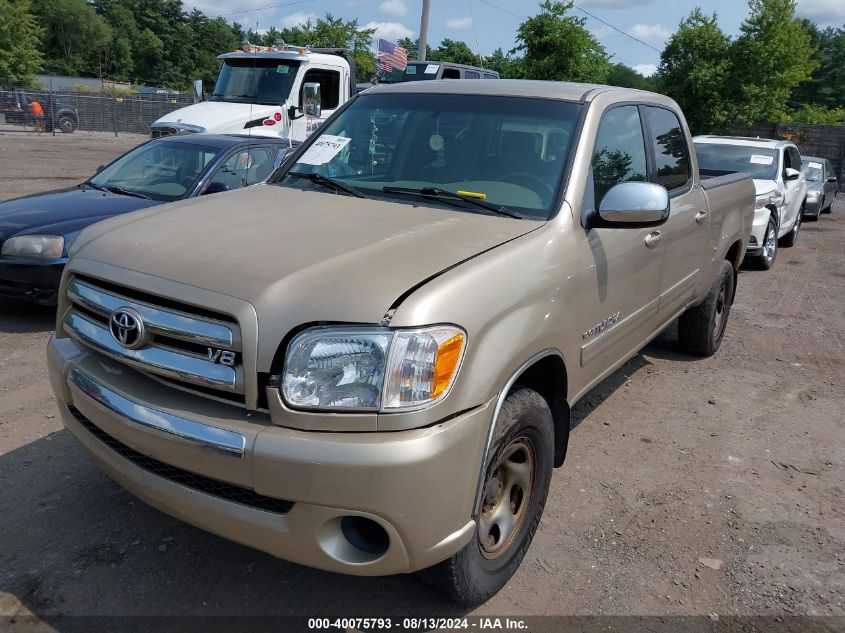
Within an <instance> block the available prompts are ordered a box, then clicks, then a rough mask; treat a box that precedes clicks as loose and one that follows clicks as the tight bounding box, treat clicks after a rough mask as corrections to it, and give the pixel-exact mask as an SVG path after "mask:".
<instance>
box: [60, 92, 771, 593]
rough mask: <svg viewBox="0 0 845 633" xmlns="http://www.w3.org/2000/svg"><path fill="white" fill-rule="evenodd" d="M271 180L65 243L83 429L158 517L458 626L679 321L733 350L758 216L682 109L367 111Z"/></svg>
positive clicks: (471, 99)
mask: <svg viewBox="0 0 845 633" xmlns="http://www.w3.org/2000/svg"><path fill="white" fill-rule="evenodd" d="M272 180H273V182H272V183H271V184H267V185H257V186H256V187H252V188H250V189H248V190H243V191H237V192H227V193H222V194H219V195H215V196H211V197H207V198H201V199H195V200H187V201H184V202H178V203H175V204H172V205H167V206H166V207H161V208H156V209H152V210H148V211H141V212H139V213H135V214H129V215H126V216H122V217H120V218H115V219H112V220H108V221H106V222H103V223H100V224H97V225H95V226H93V227H90V228H89V229H87V230H86V231H85V232H84V233H82V234H81V235H80V236H79V237H78V238H77V240H76V241H75V242H74V243H73V244H72V245H71V247H70V251H71V253H70V261H69V264H68V266H67V269H66V271H65V275H64V278H63V280H62V288H61V293H60V295H61V298H60V302H59V308H58V322H57V326H56V334H55V336H54V338H53V339H52V341H51V342H50V345H49V350H48V356H49V366H50V376H51V380H52V385H53V388H54V389H55V392H56V397H57V398H58V401H59V406H60V408H61V412H62V417H63V419H64V423H65V425H66V426H67V428H68V429H69V430H70V432H71V433H72V434H73V435H74V436H75V437H76V438H77V439H78V440H79V442H80V443H81V444H82V446H83V447H84V449H85V450H86V451H87V452H88V453H90V454H91V456H92V457H93V458H94V459H95V460H96V461H97V463H98V464H99V465H100V466H101V467H102V468H103V469H104V470H105V471H106V472H107V473H109V474H110V475H111V476H112V477H113V478H114V479H116V480H117V481H118V482H120V483H121V484H122V485H123V486H125V487H126V488H127V489H129V490H130V491H132V492H133V493H134V494H136V495H137V496H139V497H140V498H142V499H143V500H145V501H146V502H148V503H149V504H151V505H153V506H155V507H157V508H159V509H161V510H163V511H164V512H167V513H170V514H172V515H174V516H176V517H178V518H180V519H183V520H184V521H187V522H189V523H192V524H194V525H197V526H199V527H201V528H203V529H206V530H209V531H211V532H214V533H216V534H220V535H223V536H225V537H227V538H230V539H232V540H235V541H238V542H240V543H244V544H246V545H249V546H252V547H255V548H258V549H260V550H264V551H266V552H269V553H271V554H273V555H275V556H278V557H280V558H283V559H287V560H291V561H295V562H297V563H301V564H304V565H310V566H313V567H318V568H321V569H326V570H331V571H336V572H342V573H347V574H360V575H383V574H395V573H401V572H415V571H420V570H425V572H424V574H423V575H424V576H425V577H427V578H428V579H429V580H431V581H433V582H436V583H437V584H438V585H439V586H440V587H442V588H443V589H444V590H446V591H447V592H448V593H449V594H450V595H452V596H453V597H454V598H455V599H457V600H459V601H462V602H464V603H477V602H479V601H482V600H484V599H486V598H488V597H489V596H491V595H492V594H494V593H495V592H496V591H498V590H499V589H500V588H501V587H502V586H503V585H504V584H505V583H506V582H507V580H508V579H509V578H510V576H511V575H512V574H513V573H514V571H515V570H516V569H517V567H518V566H519V564H520V561H521V560H522V558H523V557H524V556H525V553H526V550H527V549H528V547H529V545H530V543H531V539H532V536H533V535H534V532H535V530H536V529H537V525H538V523H539V521H540V516H541V514H542V511H543V506H544V503H545V501H546V495H547V493H548V490H549V482H550V479H551V476H552V471H553V468H554V467H556V466H560V465H562V464H563V461H564V457H565V455H566V448H567V439H568V436H569V427H570V407H571V406H572V405H573V404H574V403H575V402H576V401H577V400H578V399H579V398H580V397H581V396H583V395H584V394H585V393H586V392H587V391H588V390H589V389H590V388H591V387H593V386H594V385H596V384H597V383H598V382H600V381H601V380H602V379H604V378H605V377H606V376H608V375H609V374H610V373H612V372H613V371H614V370H616V369H617V368H618V367H619V366H620V365H622V364H623V363H624V362H625V361H626V360H627V359H629V358H630V357H631V356H632V355H634V354H635V353H636V352H637V351H638V350H639V349H640V348H641V347H643V345H645V344H646V343H647V342H648V341H649V340H651V339H652V338H654V337H655V336H657V334H659V333H660V331H661V330H662V329H663V328H664V327H665V326H667V325H668V324H669V323H671V322H672V321H673V320H674V319H677V318H678V317H680V321H679V326H678V333H679V339H680V344H681V346H682V347H683V348H684V349H685V350H687V351H689V352H691V353H693V354H698V355H709V354H713V353H714V352H715V351H716V350H717V348H718V347H719V344H720V342H721V339H722V335H723V333H724V330H725V324H726V321H727V319H728V314H729V311H730V306H731V302H732V301H733V298H734V292H735V289H736V272H737V267H738V266H739V263H740V262H741V261H742V259H743V256H744V255H745V245H746V244H747V243H748V238H749V231H750V229H751V222H752V216H753V214H754V201H755V195H754V186H753V183H752V181H751V179H750V177H748V176H747V175H743V174H733V175H730V176H724V177H721V178H713V179H709V180H705V181H701V180H700V179H699V175H698V167H697V163H696V158H695V153H694V150H693V145H692V139H691V138H690V135H689V132H688V130H687V127H686V124H685V122H684V118H683V115H682V114H681V112H680V111H679V109H678V107H677V105H676V104H675V103H674V102H673V101H671V100H670V99H668V98H666V97H663V96H660V95H657V94H651V93H647V92H639V91H633V90H624V89H618V88H609V87H606V86H590V85H581V84H564V83H551V82H529V81H504V80H491V81H484V80H481V81H467V82H449V81H435V82H412V83H406V84H400V85H394V86H381V87H376V88H373V89H371V90H368V91H366V93H363V94H361V95H359V96H358V97H356V98H354V99H352V100H351V101H350V102H349V103H348V104H347V105H345V106H344V107H343V108H342V109H340V110H339V111H338V112H337V113H336V114H335V115H334V116H333V117H332V118H331V119H330V120H329V121H328V122H326V123H325V124H324V125H323V126H322V127H321V128H320V130H319V132H318V133H316V134H314V135H312V137H311V138H309V140H308V141H307V142H306V143H305V144H303V146H302V147H301V148H300V149H299V150H297V152H296V153H295V154H293V155H292V156H291V157H290V158H289V159H288V160H287V161H286V163H285V165H283V166H282V168H281V170H280V171H279V173H277V174H276V176H275V177H274V178H273V179H272Z"/></svg>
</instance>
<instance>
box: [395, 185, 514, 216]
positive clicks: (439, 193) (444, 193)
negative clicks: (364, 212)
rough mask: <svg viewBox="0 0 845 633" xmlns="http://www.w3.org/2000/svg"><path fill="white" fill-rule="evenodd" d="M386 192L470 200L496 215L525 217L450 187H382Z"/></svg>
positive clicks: (446, 199)
mask: <svg viewBox="0 0 845 633" xmlns="http://www.w3.org/2000/svg"><path fill="white" fill-rule="evenodd" d="M381 190H382V191H383V192H384V193H406V194H409V195H416V196H422V197H423V198H434V199H435V200H443V201H444V202H449V201H450V200H454V201H458V200H460V201H461V202H468V203H469V204H473V205H475V206H477V207H481V208H482V209H486V210H487V211H490V212H491V213H495V214H496V215H506V216H508V217H509V218H516V219H518V220H521V219H523V217H522V216H521V215H519V214H517V213H514V212H513V211H511V210H510V209H508V208H507V207H503V206H501V205H498V204H493V203H492V202H487V201H485V200H481V199H479V198H476V197H475V196H468V195H465V194H462V193H457V192H455V191H449V190H448V189H440V188H438V187H423V188H422V189H414V188H412V187H391V186H387V187H382V189H381Z"/></svg>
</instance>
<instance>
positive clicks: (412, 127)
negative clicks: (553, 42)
mask: <svg viewBox="0 0 845 633" xmlns="http://www.w3.org/2000/svg"><path fill="white" fill-rule="evenodd" d="M580 107H581V106H580V105H578V104H576V103H570V102H565V101H556V100H550V99H532V98H523V97H498V96H497V97H492V96H489V95H445V94H420V93H414V94H372V95H362V96H361V97H359V98H358V99H357V100H356V101H355V102H354V103H352V104H351V105H350V106H349V107H348V108H347V109H346V110H344V111H343V112H342V113H341V114H340V115H339V116H338V117H337V118H336V119H335V120H334V121H332V122H331V123H330V124H328V125H326V126H324V127H323V128H320V132H319V136H318V137H317V139H316V140H315V141H314V142H313V143H312V144H311V145H310V147H309V148H308V149H307V150H306V151H305V153H304V154H302V155H301V156H300V157H299V160H298V162H297V163H295V164H294V165H292V167H291V170H290V171H289V172H288V175H290V176H297V175H299V177H286V178H284V181H283V182H284V184H285V185H286V186H290V187H299V188H314V189H320V190H324V191H325V190H329V189H331V190H334V191H335V192H337V193H342V194H345V195H364V196H367V197H375V198H388V199H391V200H394V201H397V202H404V203H408V204H417V205H418V204H428V205H433V206H445V207H448V208H452V209H454V208H459V209H460V210H462V211H471V212H475V213H490V214H497V215H515V216H517V217H527V218H533V219H547V218H549V217H551V216H552V215H554V211H555V209H554V202H555V199H556V196H557V192H558V190H559V187H560V183H561V180H562V175H563V168H564V165H565V164H566V160H567V157H568V155H569V151H570V145H571V139H572V136H573V132H574V128H575V123H576V120H577V118H578V113H579V109H580ZM306 175H309V177H306ZM340 185H343V187H341V186H340ZM344 187H345V188H346V189H344ZM349 188H352V190H353V191H352V192H349V191H348V189H349Z"/></svg>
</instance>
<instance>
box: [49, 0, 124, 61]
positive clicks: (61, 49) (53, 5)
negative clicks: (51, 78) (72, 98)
mask: <svg viewBox="0 0 845 633" xmlns="http://www.w3.org/2000/svg"><path fill="white" fill-rule="evenodd" d="M33 9H34V13H35V14H36V15H37V16H38V20H39V22H40V23H41V26H42V27H43V28H44V33H45V35H44V40H43V41H44V47H45V50H46V53H47V54H46V55H45V57H46V59H45V62H44V66H45V68H46V69H47V70H48V71H51V72H57V73H62V74H66V75H79V74H87V75H97V76H102V72H103V68H102V62H103V54H104V52H105V50H106V49H107V48H108V47H109V45H110V44H111V41H112V31H111V29H110V28H109V25H108V24H106V21H105V20H104V19H103V18H102V17H101V16H100V15H98V14H97V12H96V11H95V10H94V7H93V6H92V5H90V4H88V3H87V2H86V1H85V0H38V1H37V2H35V3H33Z"/></svg>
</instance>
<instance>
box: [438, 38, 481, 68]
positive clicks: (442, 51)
mask: <svg viewBox="0 0 845 633" xmlns="http://www.w3.org/2000/svg"><path fill="white" fill-rule="evenodd" d="M426 59H430V60H432V61H437V62H452V63H453V64H466V65H467V66H478V65H479V61H480V60H479V57H478V55H477V54H475V53H473V52H472V49H471V48H470V47H469V46H468V45H467V43H466V42H461V41H460V40H450V39H449V38H448V37H447V38H444V39H443V41H441V42H440V46H438V47H437V48H435V49H433V50H431V51H429V53H428V55H427V57H426Z"/></svg>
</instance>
